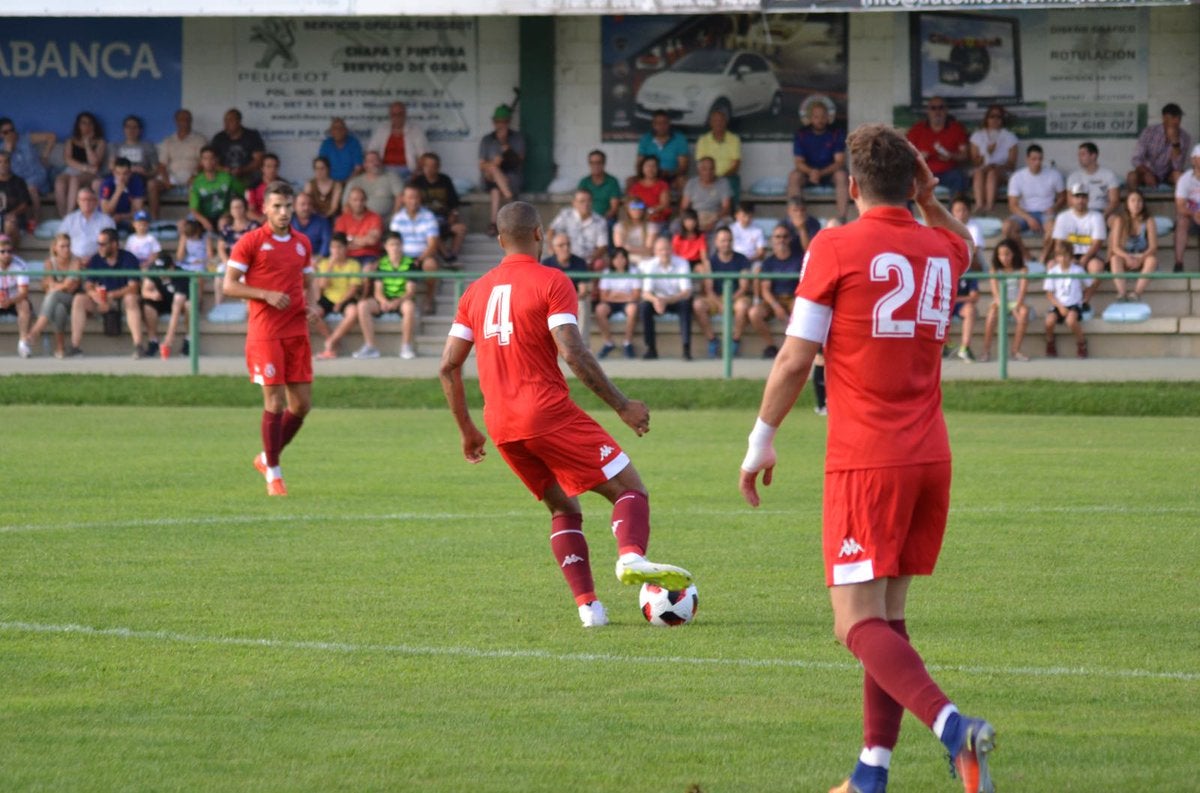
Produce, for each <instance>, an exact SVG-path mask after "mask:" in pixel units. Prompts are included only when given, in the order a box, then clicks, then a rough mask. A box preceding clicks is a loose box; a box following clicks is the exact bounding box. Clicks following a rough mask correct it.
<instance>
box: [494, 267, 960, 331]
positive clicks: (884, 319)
mask: <svg viewBox="0 0 1200 793" xmlns="http://www.w3.org/2000/svg"><path fill="white" fill-rule="evenodd" d="M893 278H895V279H897V280H898V281H899V283H897V284H896V287H895V288H894V289H893V290H892V291H890V292H888V293H887V294H886V295H884V296H883V297H881V298H880V299H879V302H877V303H876V304H875V325H874V329H873V332H872V335H874V336H876V337H884V338H903V339H908V338H912V337H913V336H915V335H916V330H917V322H919V323H921V324H922V325H932V326H933V327H934V335H935V336H936V337H937V338H938V339H944V338H946V328H947V327H949V325H950V305H951V303H950V299H951V289H952V286H953V282H954V279H953V276H952V274H951V272H950V260H949V259H946V258H942V257H935V256H931V257H929V258H928V259H926V260H925V276H924V277H923V278H922V279H921V295H920V297H919V301H920V302H918V304H917V321H916V322H913V321H912V320H911V319H896V318H895V316H894V315H895V313H896V312H897V311H898V310H899V309H900V308H902V307H903V306H904V305H905V304H907V303H908V301H909V300H910V299H911V298H912V296H913V292H914V291H915V288H914V287H915V286H916V284H915V280H916V279H915V278H914V276H913V268H912V264H911V263H910V262H909V261H908V259H906V258H905V257H903V256H901V255H900V254H898V253H881V254H879V255H878V256H876V257H875V258H874V259H873V260H872V261H871V280H872V281H891V280H892V279H893ZM489 316H490V310H489Z"/></svg>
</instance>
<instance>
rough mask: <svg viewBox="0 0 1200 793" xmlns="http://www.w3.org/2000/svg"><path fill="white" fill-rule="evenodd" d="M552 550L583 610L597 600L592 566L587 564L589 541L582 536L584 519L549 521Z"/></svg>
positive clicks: (570, 517)
mask: <svg viewBox="0 0 1200 793" xmlns="http://www.w3.org/2000/svg"><path fill="white" fill-rule="evenodd" d="M550 550H551V551H553V552H554V559H555V560H556V561H557V562H558V567H559V569H560V570H562V574H563V578H565V579H567V586H569V587H571V594H572V595H574V596H575V604H576V605H578V606H582V605H584V604H585V603H591V602H592V601H593V600H595V599H596V585H595V584H594V583H593V582H592V564H591V562H590V561H588V544H587V538H585V537H584V536H583V515H580V514H578V513H575V514H573V515H555V516H554V517H553V518H551V519H550Z"/></svg>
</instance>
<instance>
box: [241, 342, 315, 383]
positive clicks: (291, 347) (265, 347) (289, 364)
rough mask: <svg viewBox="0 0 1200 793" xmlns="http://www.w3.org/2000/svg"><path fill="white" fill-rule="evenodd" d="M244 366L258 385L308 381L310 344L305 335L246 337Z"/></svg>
mask: <svg viewBox="0 0 1200 793" xmlns="http://www.w3.org/2000/svg"><path fill="white" fill-rule="evenodd" d="M246 369H248V370H249V372H250V380H251V381H253V382H255V383H258V384H259V385H285V384H287V383H311V382H312V379H313V369H312V348H311V347H310V346H309V344H308V336H289V337H287V338H285V339H259V340H257V341H249V340H247V341H246Z"/></svg>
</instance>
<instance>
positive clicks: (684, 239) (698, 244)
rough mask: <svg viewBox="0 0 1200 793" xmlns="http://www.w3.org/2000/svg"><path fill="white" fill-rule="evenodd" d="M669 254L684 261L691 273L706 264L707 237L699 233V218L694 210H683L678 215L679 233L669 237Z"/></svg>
mask: <svg viewBox="0 0 1200 793" xmlns="http://www.w3.org/2000/svg"><path fill="white" fill-rule="evenodd" d="M664 233H665V232H664ZM671 252H672V253H674V254H675V255H676V256H679V257H680V258H683V259H686V260H687V263H688V266H690V267H691V268H692V272H695V271H696V268H697V267H700V266H702V265H707V264H708V237H706V236H705V235H704V232H702V231H700V216H699V215H697V214H696V210H694V209H685V210H683V211H682V212H680V213H679V231H677V232H676V233H675V236H673V237H671Z"/></svg>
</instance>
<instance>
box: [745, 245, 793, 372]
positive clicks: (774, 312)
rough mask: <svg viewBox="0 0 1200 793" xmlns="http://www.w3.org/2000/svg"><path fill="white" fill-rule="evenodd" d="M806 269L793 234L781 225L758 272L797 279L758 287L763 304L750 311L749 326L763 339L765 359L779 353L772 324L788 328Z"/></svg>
mask: <svg viewBox="0 0 1200 793" xmlns="http://www.w3.org/2000/svg"><path fill="white" fill-rule="evenodd" d="M803 267H804V260H803V259H802V258H800V257H799V256H797V255H796V254H794V253H792V232H790V231H788V228H787V226H785V225H783V224H782V223H780V224H779V225H778V226H776V227H775V228H774V229H773V230H772V231H771V254H770V255H769V256H767V258H765V259H763V263H762V266H761V267H760V268H759V272H760V273H762V274H763V275H767V274H768V273H771V274H783V273H786V274H789V275H795V276H796V277H795V278H772V279H763V280H761V281H759V282H758V284H757V286H758V296H759V298H761V300H762V302H761V303H759V304H758V305H756V306H754V308H752V309H750V324H751V325H753V326H754V329H755V330H756V331H758V333H759V335H760V336H762V339H763V342H764V345H765V346H764V347H763V357H764V358H774V357H775V356H776V355H777V354H778V353H779V347H778V346H776V344H775V340H774V338H773V337H772V336H771V327H770V324H769V323H770V321H771V319H772V318H774V319H777V320H779V321H780V323H781V324H782V325H783V326H784V327H785V328H786V327H787V323H788V319H789V318H790V317H791V314H792V305H793V303H795V301H796V287H797V286H799V284H800V271H801V270H802V269H803Z"/></svg>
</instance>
